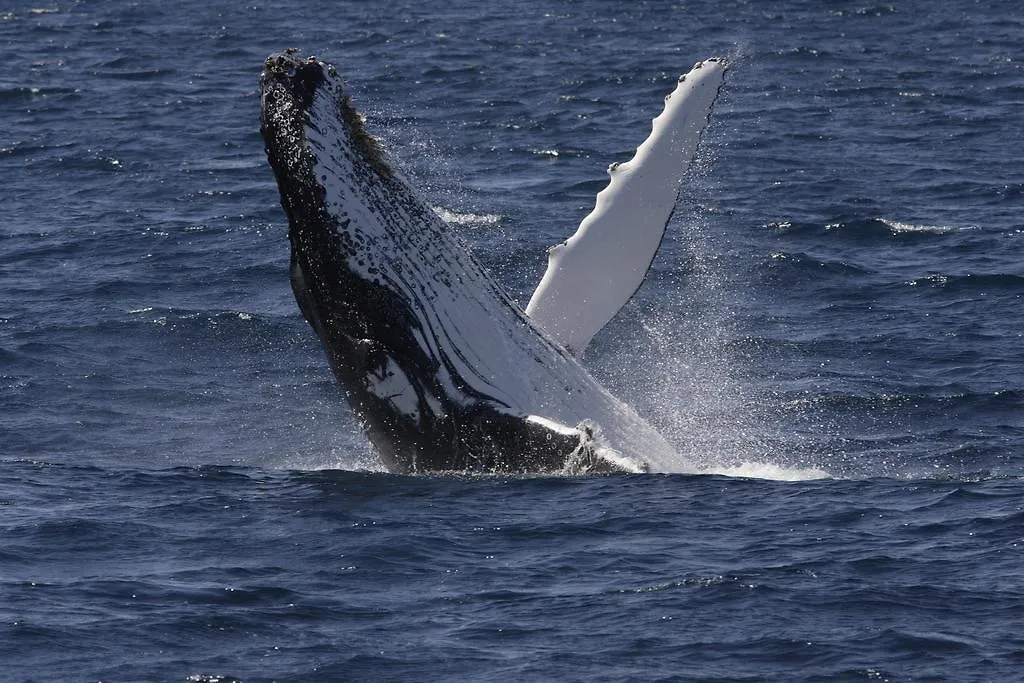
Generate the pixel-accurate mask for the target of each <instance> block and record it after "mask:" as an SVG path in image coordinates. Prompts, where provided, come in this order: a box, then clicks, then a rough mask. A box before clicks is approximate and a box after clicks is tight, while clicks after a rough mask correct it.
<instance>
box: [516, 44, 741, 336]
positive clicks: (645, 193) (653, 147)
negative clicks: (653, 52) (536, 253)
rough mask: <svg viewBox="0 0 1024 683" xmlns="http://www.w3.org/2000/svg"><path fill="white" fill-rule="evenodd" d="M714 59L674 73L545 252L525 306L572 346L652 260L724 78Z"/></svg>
mask: <svg viewBox="0 0 1024 683" xmlns="http://www.w3.org/2000/svg"><path fill="white" fill-rule="evenodd" d="M726 68H727V64H726V62H724V61H721V60H706V61H704V62H699V63H697V64H696V65H695V66H694V67H693V69H692V70H691V71H690V72H689V73H688V74H686V75H684V76H681V77H680V78H679V84H678V86H676V88H675V90H674V91H673V92H672V93H671V94H670V95H669V96H668V97H666V98H665V109H664V111H662V113H661V114H660V115H659V116H658V117H657V118H655V119H654V120H653V122H652V124H653V125H652V129H651V134H650V136H648V138H647V139H646V140H645V141H644V142H643V144H641V145H640V146H639V147H638V148H637V150H636V154H635V155H634V156H633V158H632V159H631V160H630V161H627V162H625V163H622V164H612V166H611V167H609V169H608V173H609V175H610V176H611V181H610V182H609V184H608V187H606V188H605V189H604V190H602V191H601V192H600V193H599V194H598V195H597V203H596V205H595V207H594V210H593V211H592V212H591V213H590V214H589V215H588V216H587V217H586V218H584V219H583V222H582V223H580V226H579V229H578V230H577V231H576V233H575V234H574V235H573V236H572V237H570V238H569V239H568V240H566V241H565V242H563V243H562V244H558V245H556V246H554V247H552V248H551V249H550V250H549V251H548V268H547V271H546V272H545V273H544V277H543V279H542V280H541V282H540V284H539V285H538V286H537V289H536V291H534V293H533V296H532V298H531V299H530V303H529V304H528V305H527V307H526V313H527V315H529V316H530V319H531V320H533V321H534V322H535V323H536V324H537V325H538V326H539V327H541V328H543V329H544V330H545V331H546V332H547V333H548V334H550V335H551V336H552V337H553V338H554V339H555V340H556V341H557V342H559V343H560V344H562V345H563V346H565V347H566V348H567V349H569V350H570V351H572V352H573V353H577V354H578V353H580V352H582V351H583V349H584V348H585V347H586V346H587V344H588V343H589V342H590V340H591V339H592V338H593V336H594V335H595V334H597V332H598V331H599V330H600V329H601V328H602V327H604V326H605V325H606V324H607V323H608V321H610V320H611V319H612V318H613V317H614V316H615V314H616V313H617V312H618V311H619V309H620V308H622V306H623V304H625V303H626V301H628V300H629V299H630V297H632V296H633V294H634V292H636V290H637V288H638V287H640V284H641V283H642V282H643V279H644V276H645V275H646V274H647V270H648V268H649V267H650V265H651V261H652V260H653V259H654V255H655V253H656V252H657V251H658V247H659V245H660V244H661V240H662V237H663V236H664V234H665V227H666V225H667V224H668V221H669V218H671V216H672V211H673V209H674V208H675V205H676V199H677V196H678V193H679V186H680V183H681V182H682V177H683V175H684V174H685V173H686V171H687V169H688V168H689V167H690V164H691V163H692V161H693V158H694V156H695V155H696V152H697V147H698V144H699V143H700V138H701V133H702V132H703V130H704V129H705V127H706V126H707V123H708V120H709V117H710V115H711V107H712V105H713V104H714V102H715V98H716V97H717V95H718V91H719V89H720V88H721V86H722V83H723V81H724V79H725V71H726Z"/></svg>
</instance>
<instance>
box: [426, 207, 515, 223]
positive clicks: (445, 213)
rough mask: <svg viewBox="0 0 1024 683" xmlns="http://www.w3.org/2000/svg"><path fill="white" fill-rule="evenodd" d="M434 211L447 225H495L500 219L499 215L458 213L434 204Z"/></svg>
mask: <svg viewBox="0 0 1024 683" xmlns="http://www.w3.org/2000/svg"><path fill="white" fill-rule="evenodd" d="M434 213H436V214H437V215H438V216H440V217H441V220H443V221H444V222H445V223H447V224H448V225H473V226H479V227H482V226H493V225H497V224H498V223H499V222H500V221H501V216H498V215H495V214H490V213H485V214H476V213H460V212H457V211H452V210H450V209H446V208H444V207H443V206H435V207H434Z"/></svg>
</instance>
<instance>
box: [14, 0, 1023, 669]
mask: <svg viewBox="0 0 1024 683" xmlns="http://www.w3.org/2000/svg"><path fill="white" fill-rule="evenodd" d="M0 45H3V46H4V48H3V49H4V66H5V68H4V69H3V70H2V72H0V681H4V682H6V681H18V682H21V681H39V682H43V681H47V682H49V681H105V682H119V681H179V682H184V681H193V682H200V683H211V682H214V681H222V682H229V681H245V682H246V683H253V682H257V681H1022V680H1024V166H1022V163H1021V160H1022V159H1024V10H1022V8H1021V6H1020V4H1019V3H1017V2H1011V1H998V0H991V1H978V2H969V1H967V0H947V1H946V2H943V3H933V2H924V1H923V0H922V1H916V2H915V1H908V2H900V1H895V2H891V3H884V2H882V3H879V2H870V1H868V2H865V1H857V2H849V1H842V0H841V1H837V2H828V3H825V2H821V3H816V2H801V1H798V0H784V1H780V2H772V3H767V2H763V3H762V2H753V1H743V0H721V1H718V2H709V1H703V2H701V1H696V2H668V1H662V0H651V1H638V2H611V1H599V0H579V1H575V2H540V1H538V0H524V1H522V2H515V3H512V2H496V1H494V0H477V1H476V2H465V1H464V0H448V1H447V2H443V3H442V2H426V1H417V2H411V1H409V0H399V1H397V2H379V1H372V0H367V1H362V2H354V1H349V2H326V1H324V0H310V1H308V2H283V1H277V2H264V1H262V0H249V1H247V2H240V3H234V2H225V1H224V0H205V1H204V2H196V1H195V0H177V1H176V2H165V3H155V2H130V1H128V0H107V1H104V2H96V1H90V0H78V1H73V0H48V1H44V0H31V1H29V2H26V1H24V0H13V1H11V2H7V3H6V4H4V5H2V6H0ZM292 46H294V47H298V48H301V49H302V50H303V51H304V52H306V53H312V54H315V55H317V56H318V57H320V58H321V59H324V60H326V61H329V62H331V63H333V64H335V65H336V66H337V67H338V69H339V70H340V71H341V72H342V73H344V74H345V76H346V78H347V80H348V83H349V85H350V87H351V89H352V92H353V97H354V101H355V104H356V106H358V107H359V108H360V109H362V110H363V111H364V112H365V113H366V115H367V118H368V126H369V127H370V128H371V129H372V130H373V131H374V132H375V133H376V134H377V135H379V136H380V137H381V139H382V140H383V142H384V144H385V146H386V148H387V149H388V150H389V152H390V154H391V156H392V159H393V160H394V162H395V164H396V165H397V166H398V167H400V168H401V169H402V171H403V172H404V173H405V174H406V175H407V176H408V177H409V178H410V179H411V182H413V183H414V184H415V185H417V186H418V187H419V188H420V191H421V192H422V193H423V194H424V195H425V196H426V197H427V198H428V200H429V201H430V202H431V204H432V205H433V206H436V207H437V210H438V211H439V212H440V213H441V214H442V215H443V216H444V217H445V219H446V220H447V222H448V223H449V225H450V226H451V229H452V230H454V231H456V232H458V233H459V234H460V235H461V236H462V237H463V238H464V239H465V240H466V241H468V242H469V243H471V244H472V246H473V248H474V250H475V252H476V253H477V254H478V255H479V257H480V258H481V259H482V260H483V261H484V262H485V263H486V264H487V265H488V267H489V268H490V269H491V270H492V272H493V273H494V274H495V276H496V278H497V279H498V280H500V281H501V282H503V283H504V284H505V285H506V286H507V287H508V289H509V290H510V292H511V293H512V295H513V296H514V297H516V298H517V299H518V300H519V301H522V302H525V301H526V300H527V299H528V297H529V295H530V292H531V291H532V288H533V286H534V285H535V284H536V283H537V282H538V281H539V278H540V275H541V273H542V272H543V269H544V265H545V250H546V248H547V247H548V246H549V245H551V244H554V243H557V242H559V241H561V240H563V239H565V238H566V237H567V236H568V235H569V234H571V233H572V231H573V230H574V229H575V227H576V225H577V224H578V223H579V221H580V220H581V219H582V218H583V216H585V215H586V213H587V212H588V211H589V210H590V209H591V207H592V206H593V202H594V196H595V194H596V193H597V192H598V191H599V190H600V189H602V188H603V187H604V185H605V183H606V182H607V176H606V173H605V169H606V168H607V166H608V164H609V163H611V162H614V161H625V160H627V159H628V158H629V157H630V156H631V154H632V151H633V150H634V149H635V148H636V146H637V145H638V144H639V143H640V142H641V141H642V140H643V138H644V137H645V136H646V134H647V133H648V131H649V130H650V119H651V118H653V117H654V116H655V115H656V114H657V113H658V112H659V111H660V110H661V104H662V97H663V96H664V95H665V94H666V93H667V92H669V91H670V90H671V88H672V87H673V85H674V83H675V80H676V77H677V76H678V75H679V74H680V73H683V72H685V71H687V70H688V69H689V68H690V66H691V65H692V64H693V63H694V62H696V61H698V60H700V59H703V58H706V57H709V56H713V55H720V56H725V57H727V58H729V59H730V60H731V62H732V68H731V70H730V73H729V78H728V82H727V85H726V88H725V90H724V92H723V95H722V98H721V99H720V100H719V102H718V105H717V107H716V110H715V114H714V119H713V123H712V126H711V127H710V129H709V130H708V131H707V135H706V136H705V140H704V145H703V148H702V151H701V152H700V157H699V163H698V164H697V167H696V169H695V170H693V171H692V172H691V173H690V174H689V175H688V176H687V178H686V180H685V183H684V185H683V189H682V192H681V194H680V198H679V204H678V207H677V210H676V212H675V216H674V218H673V221H672V223H671V225H670V227H669V232H668V235H667V237H666V240H665V243H664V245H663V248H662V251H661V253H660V254H659V256H658V258H657V260H656V261H655V263H654V265H653V268H652V271H651V273H650V275H649V277H648V280H647V282H646V283H645V285H644V286H643V287H642V288H641V290H640V291H639V292H638V293H637V295H636V297H635V298H634V300H633V301H631V302H630V303H629V304H628V305H627V306H626V308H624V309H623V311H622V312H621V313H620V315H619V316H618V317H617V318H616V319H615V320H614V321H613V322H612V323H611V324H610V325H609V326H608V327H607V328H606V329H604V330H603V331H602V332H601V333H600V334H599V335H598V337H597V338H595V340H594V344H593V346H592V347H590V348H589V349H588V351H587V355H586V357H585V362H586V364H587V366H588V367H589V368H590V369H591V370H592V371H593V372H594V373H595V375H597V376H598V377H599V378H601V380H602V381H603V382H604V383H605V384H606V386H608V387H609V388H610V389H612V390H613V391H614V392H615V393H616V394H618V395H619V396H621V397H622V398H624V399H625V400H627V401H628V402H629V403H631V404H632V405H634V406H635V407H636V408H637V409H638V410H639V411H640V412H641V413H643V414H644V415H646V416H647V417H648V418H649V419H650V420H651V421H652V423H654V424H656V425H657V426H658V427H659V429H660V430H661V431H662V432H663V433H664V434H665V435H666V436H667V437H668V438H669V439H670V441H672V443H673V444H675V445H676V446H677V448H678V450H679V453H680V462H681V463H683V465H681V467H680V470H681V471H680V472H679V473H676V474H667V475H640V476H594V477H582V478H568V477H519V478H506V477H486V476H482V477H469V476H396V475H390V474H387V473H385V472H383V471H382V468H381V466H380V464H379V462H378V460H377V458H376V456H375V455H374V453H373V451H372V450H371V449H370V447H369V445H368V443H367V441H366V439H365V438H364V437H363V436H362V434H361V432H360V427H359V425H358V423H357V421H356V420H355V418H354V417H353V415H352V413H351V412H350V411H349V409H348V407H347V406H346V404H345V401H344V396H343V394H342V392H341V390H340V389H339V388H338V386H337V385H336V383H335V381H334V379H333V378H332V376H331V374H330V371H329V369H328V367H327V363H326V361H325V358H324V355H323V352H322V350H321V349H320V347H319V343H318V341H317V340H316V338H315V336H314V334H313V332H312V330H310V329H309V327H308V326H307V324H306V323H305V321H304V320H303V319H302V317H301V316H300V314H299V312H298V309H297V307H296V305H295V303H294V300H293V298H292V294H291V291H290V288H289V284H288V272H287V263H288V242H287V238H286V229H287V225H286V221H285V217H284V214H283V212H282V210H281V207H280V204H279V198H278V194H277V188H276V185H275V183H274V179H273V176H272V173H271V171H270V168H269V166H268V165H267V163H266V159H265V157H264V153H263V145H262V141H261V138H260V135H259V131H258V125H259V124H258V116H259V97H258V92H257V81H258V77H259V73H260V70H261V69H262V65H263V61H264V59H265V58H266V57H267V55H269V54H270V53H272V52H277V51H280V50H282V49H284V48H286V47H292Z"/></svg>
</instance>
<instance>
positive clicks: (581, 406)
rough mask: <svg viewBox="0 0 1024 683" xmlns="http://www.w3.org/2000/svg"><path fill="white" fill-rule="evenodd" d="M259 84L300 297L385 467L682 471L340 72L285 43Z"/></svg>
mask: <svg viewBox="0 0 1024 683" xmlns="http://www.w3.org/2000/svg"><path fill="white" fill-rule="evenodd" d="M260 84H261V94H262V117H261V131H262V133H263V137H264V141H265V144H266V152H267V157H268V159H269V161H270V164H271V166H272V167H273V170H274V174H275V176H276V179H277V182H278V187H279V189H280V193H281V203H282V206H283V207H284V210H285V213H286V215H287V217H288V222H289V233H288V234H289V240H290V242H291V281H292V287H293V291H294V293H295V297H296V300H297V301H298V304H299V307H300V309H301V310H302V313H303V315H304V316H305V318H306V320H307V321H308V322H309V323H310V325H311V326H312V327H313V329H314V330H315V331H316V333H317V335H318V336H319V337H320V340H321V342H322V343H323V346H324V348H325V350H326V352H327V357H328V360H329V362H330V365H331V368H332V370H333V371H334V374H335V375H336V377H337V378H338V380H339V382H340V383H341V385H342V386H343V388H344V390H345V393H346V396H347V398H348V400H349V402H350V404H351V406H352V408H353V409H354V410H355V412H356V413H357V414H358V416H359V417H360V418H361V420H362V421H363V423H364V425H365V428H366V431H367V434H368V436H369V438H370V441H371V442H372V444H373V445H374V447H375V449H376V450H377V452H378V453H379V454H380V456H381V459H382V460H383V462H384V464H385V466H386V467H387V468H388V469H389V470H391V471H394V472H423V471H437V470H457V471H484V472H587V471H627V472H640V471H645V470H648V469H650V470H657V471H670V470H676V469H679V467H680V465H679V462H678V460H677V458H676V455H675V453H674V451H673V449H672V447H671V446H670V445H669V444H668V443H667V442H666V441H665V439H664V438H663V437H662V436H661V435H660V434H659V433H658V432H657V431H656V430H655V429H654V428H653V427H651V426H650V425H649V424H648V423H647V422H646V421H645V420H644V419H643V418H641V417H640V416H639V415H637V413H636V412H635V411H634V410H633V409H632V408H630V407H629V406H628V405H626V404H624V403H623V402H622V401H620V400H618V399H617V398H615V397H614V396H612V395H611V394H610V393H609V392H608V391H607V390H606V389H605V388H604V387H602V386H601V385H600V384H599V383H598V382H597V381H596V380H595V379H594V378H593V377H591V375H590V374H589V373H588V372H587V371H586V370H585V369H584V368H583V367H582V365H581V364H580V362H579V360H578V359H577V358H576V357H575V356H574V355H573V354H572V353H571V352H569V351H568V350H567V349H566V348H565V347H564V346H563V345H561V344H559V343H558V342H556V341H555V340H554V339H553V338H552V334H555V332H552V333H551V334H549V333H548V332H545V331H544V330H543V329H542V328H541V326H540V324H539V323H537V322H535V321H534V320H531V318H530V317H528V316H527V315H526V314H525V313H524V312H523V311H522V310H521V309H520V308H519V307H518V306H517V305H516V304H515V303H513V302H512V301H511V299H510V298H509V296H508V295H507V294H506V293H505V292H504V290H503V289H502V288H501V287H500V286H498V284H497V283H496V282H495V281H494V280H493V279H492V278H491V276H490V275H489V274H488V273H487V272H486V271H485V269H484V268H483V267H482V266H481V265H480V264H479V262H478V261H477V260H476V259H475V258H474V257H473V256H472V254H471V253H470V252H469V250H468V249H466V247H465V246H464V245H463V244H462V242H461V241H460V240H459V239H458V237H457V236H456V235H454V234H452V233H451V231H450V230H449V229H448V228H447V226H446V225H445V224H444V222H443V221H442V220H441V219H440V218H439V217H438V215H437V214H436V213H435V212H434V211H433V210H432V209H431V208H430V207H429V206H428V205H427V204H426V203H425V202H424V201H423V200H422V199H421V198H420V197H419V196H418V195H417V194H416V193H415V192H414V191H413V190H412V189H411V188H410V187H409V186H408V185H407V184H406V183H405V182H404V181H403V180H402V179H401V178H400V177H399V175H398V174H396V172H395V171H394V170H393V169H392V168H391V167H390V166H389V165H388V163H387V161H386V159H385V158H384V156H383V154H382V153H381V150H380V149H379V148H378V146H377V143H376V140H375V139H374V138H372V137H371V136H370V135H369V134H367V133H366V131H365V129H364V128H363V123H362V119H361V117H360V116H359V114H358V113H356V111H355V110H354V109H353V108H352V106H351V104H350V103H349V100H348V96H347V95H346V93H345V90H344V86H343V82H342V79H341V78H340V77H339V76H338V75H337V73H336V72H335V70H334V68H333V67H330V66H328V65H326V64H324V63H322V62H319V61H317V60H316V59H314V58H309V59H302V58H299V57H298V56H297V55H295V54H294V53H292V52H289V53H285V54H282V55H277V56H274V57H271V58H270V59H268V60H267V63H266V67H265V69H264V72H263V75H262V78H261V82H260ZM708 106H710V105H708ZM674 201H675V195H674V191H673V195H672V203H673V204H674ZM666 220H667V216H666ZM663 227H664V226H662V228H663ZM658 239H659V240H660V237H659V238H658ZM655 249H656V245H655ZM649 260H650V259H649V258H648V259H647V263H649ZM643 268H644V271H646V264H645V265H644V266H643ZM641 277H642V274H641ZM634 289H635V287H634ZM631 293H632V291H630V292H629V294H631ZM627 298H628V294H627ZM573 305H574V306H575V305H577V304H576V303H574V304H573ZM620 305H621V304H620ZM546 310H547V311H548V316H549V320H550V321H557V320H558V316H557V314H555V313H553V311H555V310H556V307H553V306H552V305H548V306H547V308H546ZM602 324H603V323H602ZM552 326H554V327H557V326H556V325H555V324H554V323H552ZM566 329H569V328H568V327H567V328H566ZM570 331H571V329H570ZM559 333H561V334H564V333H565V329H562V330H560V331H559ZM591 334H592V333H591ZM587 338H588V339H589V337H587Z"/></svg>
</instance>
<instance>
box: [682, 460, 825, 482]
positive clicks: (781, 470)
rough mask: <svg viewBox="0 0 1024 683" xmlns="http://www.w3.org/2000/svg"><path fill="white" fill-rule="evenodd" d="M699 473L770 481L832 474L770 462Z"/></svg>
mask: <svg viewBox="0 0 1024 683" xmlns="http://www.w3.org/2000/svg"><path fill="white" fill-rule="evenodd" d="M701 473H702V474H718V475H722V476H724V477H743V478H746V479H770V480H772V481H810V480H814V479H831V478H832V475H831V474H829V473H828V472H826V471H825V470H819V469H817V468H814V467H806V468H805V467H783V466H781V465H776V464H774V463H770V462H744V463H740V464H739V465H733V466H731V467H712V468H709V469H707V470H702V472H701Z"/></svg>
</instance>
